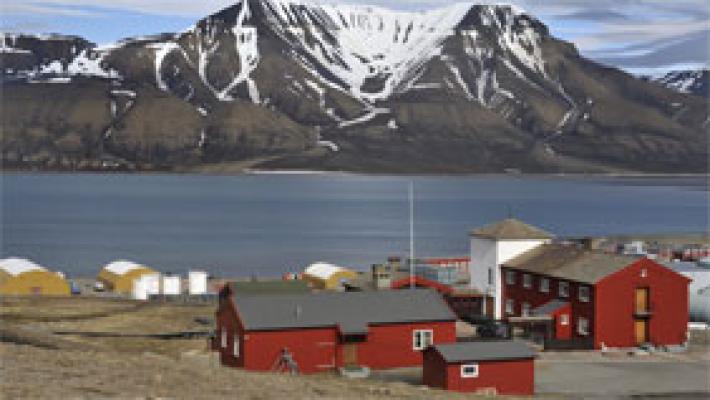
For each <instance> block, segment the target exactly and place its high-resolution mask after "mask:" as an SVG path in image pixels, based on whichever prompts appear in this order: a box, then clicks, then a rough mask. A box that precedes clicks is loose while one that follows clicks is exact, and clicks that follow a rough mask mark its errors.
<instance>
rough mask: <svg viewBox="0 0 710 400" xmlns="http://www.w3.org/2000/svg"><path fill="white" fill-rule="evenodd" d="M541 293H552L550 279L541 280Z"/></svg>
mask: <svg viewBox="0 0 710 400" xmlns="http://www.w3.org/2000/svg"><path fill="white" fill-rule="evenodd" d="M543 284H544V285H543ZM540 293H550V278H540Z"/></svg>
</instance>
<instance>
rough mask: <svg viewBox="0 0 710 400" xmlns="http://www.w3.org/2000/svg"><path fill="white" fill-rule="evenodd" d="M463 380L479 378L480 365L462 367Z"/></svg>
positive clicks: (464, 365)
mask: <svg viewBox="0 0 710 400" xmlns="http://www.w3.org/2000/svg"><path fill="white" fill-rule="evenodd" d="M461 377H462V378H478V364H463V365H461Z"/></svg>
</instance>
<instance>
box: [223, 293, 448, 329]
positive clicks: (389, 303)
mask: <svg viewBox="0 0 710 400" xmlns="http://www.w3.org/2000/svg"><path fill="white" fill-rule="evenodd" d="M234 303H235V305H236V308H237V312H238V313H239V317H240V319H241V321H242V323H243V324H244V328H245V329H246V330H277V329H294V328H316V327H328V326H337V327H338V329H340V331H341V332H343V333H345V334H363V333H367V326H368V325H369V324H385V323H405V322H417V321H453V320H455V319H456V316H455V315H454V314H453V313H452V311H451V309H450V308H449V306H448V305H447V304H446V303H445V302H444V300H443V299H442V298H441V296H440V295H439V294H438V293H436V292H435V291H433V290H420V289H418V290H383V291H365V292H345V293H341V292H321V293H312V294H290V295H274V296H235V297H234Z"/></svg>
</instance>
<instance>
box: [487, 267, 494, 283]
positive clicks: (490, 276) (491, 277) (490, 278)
mask: <svg viewBox="0 0 710 400" xmlns="http://www.w3.org/2000/svg"><path fill="white" fill-rule="evenodd" d="M488 284H489V285H492V284H493V269H492V268H488Z"/></svg>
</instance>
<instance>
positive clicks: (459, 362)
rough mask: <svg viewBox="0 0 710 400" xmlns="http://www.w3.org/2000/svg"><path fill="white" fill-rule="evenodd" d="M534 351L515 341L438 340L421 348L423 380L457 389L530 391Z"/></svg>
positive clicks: (472, 390) (525, 393)
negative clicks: (440, 342)
mask: <svg viewBox="0 0 710 400" xmlns="http://www.w3.org/2000/svg"><path fill="white" fill-rule="evenodd" d="M534 358H535V352H534V351H533V350H532V349H530V348H529V347H528V346H527V345H525V344H524V343H521V342H517V341H508V340H505V341H482V342H460V343H449V344H439V345H435V346H432V347H429V348H428V349H427V350H426V351H425V352H424V369H423V373H422V380H423V383H424V384H425V385H427V386H431V387H436V388H441V389H446V390H454V391H459V392H486V393H495V394H508V395H532V394H533V393H534V391H535V365H534Z"/></svg>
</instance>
